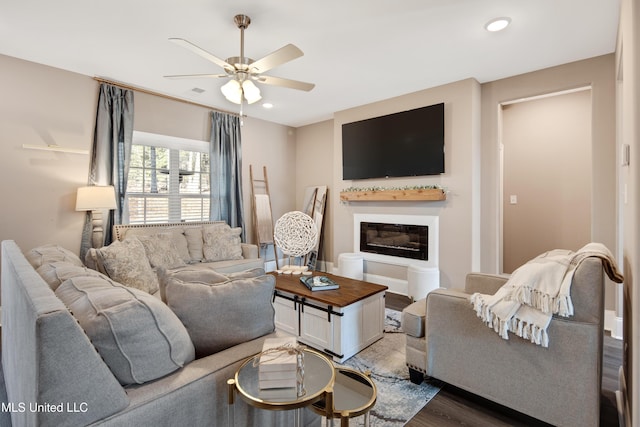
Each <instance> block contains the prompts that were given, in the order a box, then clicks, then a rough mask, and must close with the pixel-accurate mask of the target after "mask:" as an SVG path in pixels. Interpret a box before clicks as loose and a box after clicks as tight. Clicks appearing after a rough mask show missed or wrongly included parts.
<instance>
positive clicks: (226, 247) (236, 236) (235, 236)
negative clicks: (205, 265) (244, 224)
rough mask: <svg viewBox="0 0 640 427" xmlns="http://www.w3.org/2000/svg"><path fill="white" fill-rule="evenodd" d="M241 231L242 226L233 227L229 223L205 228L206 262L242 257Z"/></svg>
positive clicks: (204, 247)
mask: <svg viewBox="0 0 640 427" xmlns="http://www.w3.org/2000/svg"><path fill="white" fill-rule="evenodd" d="M241 233H242V229H241V228H239V227H238V228H231V227H229V226H228V225H227V224H215V225H212V226H209V227H206V228H204V230H203V232H202V237H203V240H204V246H203V248H202V251H203V254H204V260H205V262H207V261H226V260H234V259H242V246H241V245H240V234H241Z"/></svg>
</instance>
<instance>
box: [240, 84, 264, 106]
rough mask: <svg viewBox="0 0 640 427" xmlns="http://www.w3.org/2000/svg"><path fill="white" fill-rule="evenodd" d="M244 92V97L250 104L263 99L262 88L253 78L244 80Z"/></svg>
mask: <svg viewBox="0 0 640 427" xmlns="http://www.w3.org/2000/svg"><path fill="white" fill-rule="evenodd" d="M242 92H243V93H244V99H246V100H247V103H248V104H253V103H254V102H258V101H260V100H261V99H262V96H261V95H260V89H258V86H256V85H255V84H254V83H253V82H252V81H251V80H245V81H244V82H242Z"/></svg>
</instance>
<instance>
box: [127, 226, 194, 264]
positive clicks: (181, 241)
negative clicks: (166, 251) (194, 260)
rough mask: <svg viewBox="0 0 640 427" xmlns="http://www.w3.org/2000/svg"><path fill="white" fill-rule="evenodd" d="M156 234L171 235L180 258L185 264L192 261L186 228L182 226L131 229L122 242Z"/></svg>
mask: <svg viewBox="0 0 640 427" xmlns="http://www.w3.org/2000/svg"><path fill="white" fill-rule="evenodd" d="M156 234H169V235H170V236H171V241H172V242H173V244H174V245H175V249H176V250H177V251H178V253H179V254H180V258H182V260H183V261H184V262H189V261H191V255H189V248H188V246H187V245H188V244H187V238H186V237H185V235H184V228H183V227H180V226H177V227H166V228H161V227H160V226H155V225H152V226H151V227H148V228H147V227H139V228H138V227H131V228H129V229H127V230H125V232H124V234H123V238H121V239H120V240H124V239H125V238H129V237H140V236H153V235H156Z"/></svg>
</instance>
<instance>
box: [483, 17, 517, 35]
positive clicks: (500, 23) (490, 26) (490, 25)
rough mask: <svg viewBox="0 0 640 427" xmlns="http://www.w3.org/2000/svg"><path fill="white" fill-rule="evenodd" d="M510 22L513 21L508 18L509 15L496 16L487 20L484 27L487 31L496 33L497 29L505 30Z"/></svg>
mask: <svg viewBox="0 0 640 427" xmlns="http://www.w3.org/2000/svg"><path fill="white" fill-rule="evenodd" d="M510 23H511V18H507V17H502V18H495V19H492V20H491V21H489V22H487V24H486V25H485V26H484V28H485V29H486V30H487V31H491V32H492V33H494V32H496V31H502V30H504V29H505V28H507V27H508V26H509V24H510Z"/></svg>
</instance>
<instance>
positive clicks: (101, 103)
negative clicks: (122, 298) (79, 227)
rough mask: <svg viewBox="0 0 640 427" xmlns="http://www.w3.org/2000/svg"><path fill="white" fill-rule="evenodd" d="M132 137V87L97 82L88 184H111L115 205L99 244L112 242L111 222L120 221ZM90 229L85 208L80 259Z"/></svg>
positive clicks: (105, 223)
mask: <svg viewBox="0 0 640 427" xmlns="http://www.w3.org/2000/svg"><path fill="white" fill-rule="evenodd" d="M132 138H133V91H131V90H128V89H123V88H120V87H117V86H113V85H110V84H106V83H101V84H100V92H99V94H98V109H97V113H96V127H95V131H94V136H93V147H92V150H91V164H90V166H89V180H88V185H113V186H114V188H115V192H116V203H117V205H118V207H117V209H115V210H112V211H110V212H109V215H108V216H106V217H105V218H104V242H103V245H108V244H110V243H111V242H112V235H111V229H112V227H113V225H114V224H122V218H123V217H124V214H125V209H126V203H125V201H126V200H125V196H126V194H125V193H126V189H127V178H128V175H129V160H130V158H131V140H132ZM91 232H92V227H91V213H90V212H88V213H87V218H86V220H85V226H84V230H83V232H82V244H81V247H80V256H81V257H82V259H84V255H85V253H86V252H87V250H89V248H91Z"/></svg>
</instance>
